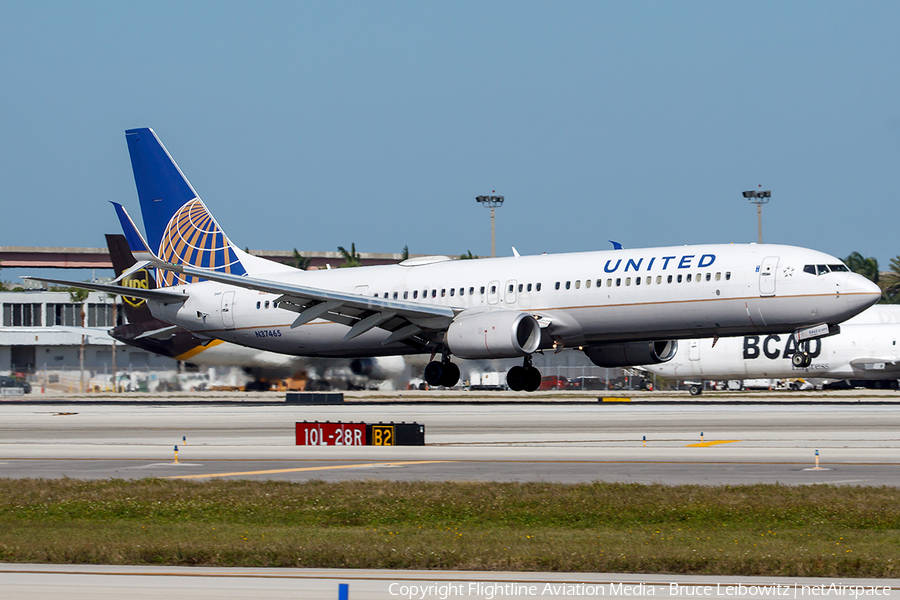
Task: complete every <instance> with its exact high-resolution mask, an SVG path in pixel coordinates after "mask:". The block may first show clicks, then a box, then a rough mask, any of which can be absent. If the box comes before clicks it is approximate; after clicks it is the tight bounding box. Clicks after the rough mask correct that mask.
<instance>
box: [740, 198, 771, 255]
mask: <svg viewBox="0 0 900 600" xmlns="http://www.w3.org/2000/svg"><path fill="white" fill-rule="evenodd" d="M771 197H772V192H771V191H769V190H765V191H763V190H759V191H757V190H750V191H748V192H744V198H746V199H747V200H749V201H750V202H752V203H753V204H755V205H756V225H757V227H758V229H759V243H760V244H762V243H763V242H762V205H763V204H767V203H768V202H769V198H771Z"/></svg>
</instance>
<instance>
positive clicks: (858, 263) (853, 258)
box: [844, 252, 878, 283]
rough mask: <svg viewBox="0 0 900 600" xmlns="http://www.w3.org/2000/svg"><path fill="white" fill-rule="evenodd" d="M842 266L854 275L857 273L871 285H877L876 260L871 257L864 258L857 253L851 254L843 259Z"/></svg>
mask: <svg viewBox="0 0 900 600" xmlns="http://www.w3.org/2000/svg"><path fill="white" fill-rule="evenodd" d="M844 264H846V265H847V267H849V269H850V270H851V271H853V272H854V273H859V274H860V275H862V276H863V277H865V278H867V279H869V280H870V281H872V282H873V283H878V260H877V259H875V258H872V257H869V258H866V257H864V256H863V255H862V254H860V253H859V252H851V253H850V256H848V257H847V258H845V259H844Z"/></svg>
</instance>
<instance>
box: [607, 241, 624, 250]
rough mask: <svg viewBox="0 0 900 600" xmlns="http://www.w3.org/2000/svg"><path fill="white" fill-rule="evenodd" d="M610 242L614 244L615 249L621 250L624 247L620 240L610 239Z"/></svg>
mask: <svg viewBox="0 0 900 600" xmlns="http://www.w3.org/2000/svg"><path fill="white" fill-rule="evenodd" d="M609 243H610V244H612V245H613V250H621V249H622V244H620V243H619V242H614V241H612V240H609Z"/></svg>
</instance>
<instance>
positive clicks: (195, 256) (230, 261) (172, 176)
mask: <svg viewBox="0 0 900 600" xmlns="http://www.w3.org/2000/svg"><path fill="white" fill-rule="evenodd" d="M125 139H126V141H127V142H128V152H129V154H130V155H131V167H132V170H133V171H134V183H135V185H136V186H137V191H138V197H139V198H140V201H141V214H142V215H143V218H144V228H145V230H146V232H147V243H148V245H149V246H150V249H151V250H153V252H154V253H155V254H156V255H157V256H158V257H159V258H161V259H162V260H164V261H166V262H170V263H174V264H189V265H193V266H195V267H202V268H205V269H212V270H214V271H220V272H223V273H231V274H233V275H245V274H246V273H247V270H246V269H245V268H244V265H243V264H242V259H246V258H247V257H248V255H246V254H245V253H243V252H241V251H240V250H239V249H237V248H235V247H234V245H233V244H232V243H231V241H230V240H229V239H228V237H227V236H226V235H225V232H224V231H222V228H221V227H219V224H218V223H216V220H215V218H213V216H212V214H211V213H210V212H209V210H208V209H207V208H206V205H205V204H203V201H202V200H200V198H199V197H198V196H197V193H196V192H195V191H194V188H193V187H192V186H191V184H190V182H189V181H188V180H187V178H186V177H185V176H184V174H183V173H182V172H181V169H179V168H178V165H177V164H175V161H174V160H172V157H171V156H170V155H169V152H168V150H166V147H165V146H163V144H162V142H160V141H159V138H158V137H156V133H155V132H154V131H153V130H152V129H149V128H142V129H129V130H127V131H126V132H125ZM131 241H132V240H131V239H129V243H130V242H131ZM250 258H251V259H252V257H250ZM157 281H158V283H159V285H160V286H161V287H166V286H171V285H179V284H182V283H193V282H195V281H200V279H198V278H197V277H191V276H185V275H179V274H177V273H173V272H171V271H162V272H160V273H158V274H157Z"/></svg>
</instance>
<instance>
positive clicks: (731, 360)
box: [644, 265, 900, 395]
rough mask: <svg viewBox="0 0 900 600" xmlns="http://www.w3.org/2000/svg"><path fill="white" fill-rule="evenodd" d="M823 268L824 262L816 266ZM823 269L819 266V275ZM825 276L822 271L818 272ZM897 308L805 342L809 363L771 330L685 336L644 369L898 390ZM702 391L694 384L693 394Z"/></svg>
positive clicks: (881, 309) (867, 314) (878, 310)
mask: <svg viewBox="0 0 900 600" xmlns="http://www.w3.org/2000/svg"><path fill="white" fill-rule="evenodd" d="M819 266H824V265H819ZM821 271H822V269H819V272H820V273H821ZM820 276H824V275H820ZM898 343H900V306H898V305H894V304H876V305H875V306H873V307H871V308H869V309H866V310H864V311H863V312H861V313H860V314H858V315H857V316H855V317H853V318H852V319H849V320H847V321H845V322H844V323H842V324H841V331H840V333H839V334H837V335H833V336H831V337H828V338H823V339H814V340H811V341H810V343H809V348H808V352H809V356H810V358H811V359H812V362H811V364H809V365H807V366H802V365H801V366H795V365H794V363H793V361H795V360H797V361H798V362H800V361H799V357H800V356H801V353H800V352H798V348H797V343H796V341H795V340H794V338H793V336H790V335H779V334H777V333H772V334H768V335H759V334H754V335H745V336H743V337H732V338H722V339H720V340H718V341H717V343H716V345H715V346H711V344H710V342H709V340H684V341H682V342H681V343H680V344H679V346H678V352H677V354H676V355H675V356H674V357H673V358H672V360H670V361H668V362H666V363H663V364H656V365H646V367H644V368H646V369H647V370H648V371H651V372H652V373H656V374H657V375H661V376H663V377H669V378H673V379H679V380H681V379H687V380H691V381H695V382H702V381H704V380H706V381H721V380H737V379H796V378H800V379H833V380H839V381H841V382H845V383H837V382H834V383H832V384H829V387H833V388H840V387H845V388H850V387H875V388H886V389H897V387H898V385H897V384H898V379H900V347H898ZM702 389H703V387H702V385H700V384H699V383H695V384H694V385H692V386H691V393H692V394H693V395H697V394H699V393H700V391H701V390H702Z"/></svg>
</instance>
